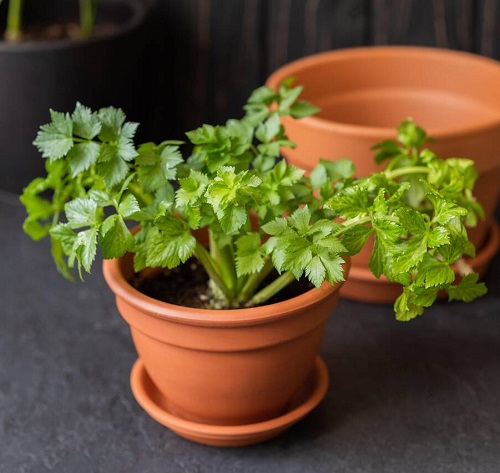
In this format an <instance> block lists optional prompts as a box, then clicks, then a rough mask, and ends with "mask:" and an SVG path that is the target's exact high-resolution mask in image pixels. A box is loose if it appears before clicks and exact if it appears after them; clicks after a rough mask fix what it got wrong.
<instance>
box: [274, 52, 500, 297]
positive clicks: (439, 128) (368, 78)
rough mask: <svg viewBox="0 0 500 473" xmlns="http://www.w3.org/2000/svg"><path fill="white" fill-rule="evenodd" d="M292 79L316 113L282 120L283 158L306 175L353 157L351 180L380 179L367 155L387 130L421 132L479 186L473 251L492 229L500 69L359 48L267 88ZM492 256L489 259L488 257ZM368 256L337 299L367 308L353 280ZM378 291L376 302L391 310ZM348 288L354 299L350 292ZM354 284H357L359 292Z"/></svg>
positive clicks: (476, 61) (480, 61) (300, 67)
mask: <svg viewBox="0 0 500 473" xmlns="http://www.w3.org/2000/svg"><path fill="white" fill-rule="evenodd" d="M289 76H293V77H295V78H296V83H297V84H300V85H303V86H304V93H303V97H304V98H305V99H306V100H309V101H310V102H312V103H314V104H315V105H317V106H318V107H320V108H321V109H322V111H321V112H320V113H319V114H318V115H316V116H314V117H307V118H304V119H302V120H298V121H294V120H290V119H288V118H286V117H284V118H283V123H284V125H285V126H286V129H287V132H288V135H289V137H290V139H291V140H292V141H294V142H296V143H297V148H296V149H294V150H288V149H287V150H283V153H284V155H285V157H286V158H287V160H288V161H289V162H290V163H292V164H295V165H297V166H299V167H301V168H303V169H306V170H308V171H309V170H311V169H312V168H313V167H314V166H315V165H316V164H317V162H318V158H319V157H322V158H326V159H331V160H335V159H339V158H342V157H344V156H348V157H349V158H351V159H352V160H353V162H354V164H355V166H356V174H357V175H358V176H364V175H369V174H371V173H373V172H376V171H379V170H380V169H381V168H380V167H378V166H377V165H376V164H375V162H374V159H373V158H374V153H373V151H372V150H371V149H370V148H371V147H372V146H373V145H374V144H376V143H378V142H380V141H382V140H384V139H387V138H394V137H395V128H396V127H397V125H398V124H399V123H400V122H401V121H402V120H403V119H405V118H407V117H413V119H414V120H415V122H416V123H417V124H419V125H421V126H423V127H424V128H425V129H426V130H427V132H428V133H429V135H430V136H432V137H433V138H434V140H435V141H434V142H433V143H431V144H429V147H430V148H431V149H433V150H434V151H435V152H436V153H437V154H438V155H440V156H441V157H443V158H446V157H467V158H471V159H474V161H475V163H476V166H477V169H478V171H479V174H480V177H479V179H478V182H477V186H476V196H477V198H478V200H479V201H480V202H481V203H482V205H483V206H484V209H485V214H486V219H485V221H484V222H481V223H480V224H479V225H478V226H477V227H476V228H474V229H471V230H470V232H469V234H470V238H471V240H472V241H473V242H474V244H475V245H476V247H477V248H478V249H480V248H482V246H483V243H484V242H485V239H486V237H487V234H488V232H489V230H490V227H491V224H492V221H493V219H494V216H493V215H494V211H495V208H496V205H497V202H498V198H499V196H500V153H499V152H498V150H499V149H500V93H499V91H500V85H499V84H500V63H498V62H497V61H494V60H492V59H488V58H485V57H481V56H475V55H472V54H469V53H463V52H458V51H451V50H442V49H437V48H423V47H406V46H404V47H401V46H399V47H398V46H389V47H365V48H352V49H345V50H338V51H333V52H327V53H321V54H316V55H312V56H309V57H306V58H303V59H299V60H297V61H295V62H292V63H290V64H288V65H285V66H284V67H282V68H280V69H278V70H277V71H276V72H275V73H273V74H272V75H271V77H270V78H269V79H268V81H267V85H269V86H271V87H276V86H278V84H279V83H280V82H281V81H282V80H283V79H285V78H286V77H289ZM493 254H494V252H493ZM366 261H367V254H366V252H365V254H364V255H363V254H362V255H359V256H354V257H353V258H352V267H353V271H352V274H351V277H350V278H349V281H348V283H347V284H346V285H344V287H343V289H342V294H343V295H345V294H346V293H348V295H349V296H352V297H355V298H356V299H360V300H368V299H365V294H366V292H365V291H364V290H360V288H363V285H364V282H365V281H367V280H366V279H363V280H360V281H357V277H358V276H357V275H358V274H359V273H360V272H359V271H357V269H367V263H366ZM367 277H368V278H370V277H371V278H372V281H371V282H370V284H371V285H372V284H375V287H377V285H378V288H379V289H378V291H379V299H380V300H379V301H380V302H392V301H393V295H392V294H390V293H388V295H387V297H385V296H384V295H383V294H384V286H385V285H386V283H385V282H384V281H383V280H377V279H376V278H374V277H373V276H367ZM354 283H356V289H355V290H349V285H350V284H354ZM358 283H359V284H358Z"/></svg>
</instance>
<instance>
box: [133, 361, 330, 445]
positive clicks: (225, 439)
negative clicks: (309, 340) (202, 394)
mask: <svg viewBox="0 0 500 473" xmlns="http://www.w3.org/2000/svg"><path fill="white" fill-rule="evenodd" d="M328 379H329V378H328V369H327V367H326V364H325V362H324V361H323V360H322V359H321V358H320V357H318V358H316V361H315V363H314V367H313V370H312V372H311V373H310V375H309V376H308V378H307V380H306V382H305V384H304V385H303V386H302V387H301V388H300V389H299V390H298V391H297V392H296V393H295V394H294V396H293V397H292V398H291V400H290V401H289V403H288V404H287V406H286V409H285V411H284V413H283V414H282V415H279V416H277V417H275V418H272V419H269V420H266V421H263V422H258V423H253V424H242V425H210V424H203V423H197V422H193V421H189V420H186V419H184V418H182V417H179V416H177V415H175V414H174V413H172V411H171V407H170V405H169V402H168V400H167V399H166V398H165V397H164V396H163V395H162V394H161V392H160V391H159V390H158V389H157V387H156V386H155V384H154V383H153V382H152V381H151V378H150V377H149V376H148V373H147V371H146V370H145V369H144V364H143V363H142V361H141V359H138V360H137V361H136V362H135V364H134V366H133V368H132V372H131V375H130V384H131V387H132V392H133V394H134V397H135V398H136V400H137V402H138V403H139V404H140V405H141V406H142V408H143V409H144V410H145V411H146V412H147V413H148V414H149V415H150V416H151V417H152V418H153V419H155V420H156V421H157V422H159V423H160V424H162V425H164V426H165V427H168V428H170V429H171V430H173V431H174V432H176V433H177V434H179V435H180V436H182V437H184V438H187V439H188V440H192V441H194V442H198V443H203V444H205V445H211V446H220V447H241V446H246V445H253V444H256V443H261V442H264V441H266V440H269V439H271V438H273V437H275V436H277V435H279V434H280V433H281V432H283V431H284V430H286V429H287V428H288V427H290V426H292V425H293V424H295V423H296V422H298V421H299V420H300V419H302V418H303V417H304V416H305V415H307V414H308V413H309V412H310V411H311V410H312V409H314V408H315V407H316V406H317V405H318V404H319V403H320V402H321V400H322V399H323V398H324V396H325V394H326V392H327V389H328Z"/></svg>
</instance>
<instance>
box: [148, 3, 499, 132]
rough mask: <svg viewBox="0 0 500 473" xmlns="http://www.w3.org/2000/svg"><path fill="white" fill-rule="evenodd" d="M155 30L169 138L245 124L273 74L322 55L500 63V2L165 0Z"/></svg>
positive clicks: (161, 127) (160, 110)
mask: <svg viewBox="0 0 500 473" xmlns="http://www.w3.org/2000/svg"><path fill="white" fill-rule="evenodd" d="M153 22H154V23H155V25H156V27H157V29H158V35H159V36H158V39H157V40H156V41H159V42H158V43H157V46H158V45H159V44H161V45H162V46H161V47H160V53H159V55H158V57H157V58H156V61H157V63H156V69H154V70H153V71H152V73H154V74H157V77H158V79H159V80H160V82H161V86H160V88H159V90H158V91H157V92H155V93H156V97H155V98H154V102H156V103H157V105H158V107H157V108H156V111H155V113H156V114H157V119H156V124H157V129H156V131H155V133H158V134H159V135H161V137H165V136H173V134H174V135H177V136H179V134H180V133H181V131H182V130H187V129H191V128H194V127H197V126H199V125H200V124H202V123H203V122H210V123H219V122H223V121H225V120H226V119H227V118H230V117H233V116H235V117H238V116H241V107H242V105H243V104H244V102H245V99H246V97H247V96H248V94H249V93H250V92H251V90H253V89H254V88H255V87H257V86H259V85H261V84H263V83H264V82H265V80H266V78H267V76H268V75H269V74H270V73H271V72H272V71H273V70H274V69H276V68H278V67H279V66H281V65H282V64H285V63H286V62H289V61H290V60H293V59H296V58H299V57H302V56H305V55H308V54H311V53H314V52H318V51H325V50H330V49H337V48H345V47H352V46H362V45H386V44H391V45H392V44H394V45H395V44H399V45H403V44H408V45H425V46H437V47H443V48H452V49H459V50H463V51H470V52H474V53H478V54H481V55H484V56H490V57H494V58H497V59H500V0H182V1H180V0H157V4H156V11H155V14H154V21H153ZM499 87H500V85H499Z"/></svg>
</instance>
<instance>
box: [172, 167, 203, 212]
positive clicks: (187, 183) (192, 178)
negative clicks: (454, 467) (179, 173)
mask: <svg viewBox="0 0 500 473" xmlns="http://www.w3.org/2000/svg"><path fill="white" fill-rule="evenodd" d="M208 183H209V178H208V176H207V175H206V174H203V173H201V172H199V171H194V170H193V169H191V171H190V173H189V176H188V177H186V178H184V179H179V185H180V188H179V189H178V190H177V192H176V195H175V200H176V203H177V205H179V206H186V205H195V204H196V203H197V202H198V200H199V199H200V198H201V197H202V196H203V194H204V193H205V190H206V188H207V186H208Z"/></svg>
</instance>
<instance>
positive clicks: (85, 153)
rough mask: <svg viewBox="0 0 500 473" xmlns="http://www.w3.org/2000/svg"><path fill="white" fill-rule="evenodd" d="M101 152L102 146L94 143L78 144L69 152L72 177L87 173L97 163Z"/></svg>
mask: <svg viewBox="0 0 500 473" xmlns="http://www.w3.org/2000/svg"><path fill="white" fill-rule="evenodd" d="M100 152H101V145H100V144H99V143H95V142H93V141H87V142H84V143H77V144H76V145H75V146H73V147H72V148H71V150H70V151H69V152H68V163H69V167H70V169H71V175H72V176H73V177H76V176H77V175H78V174H80V173H81V172H83V171H86V170H87V169H89V168H90V166H92V165H93V164H95V163H96V162H97V158H98V157H99V154H100Z"/></svg>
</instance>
